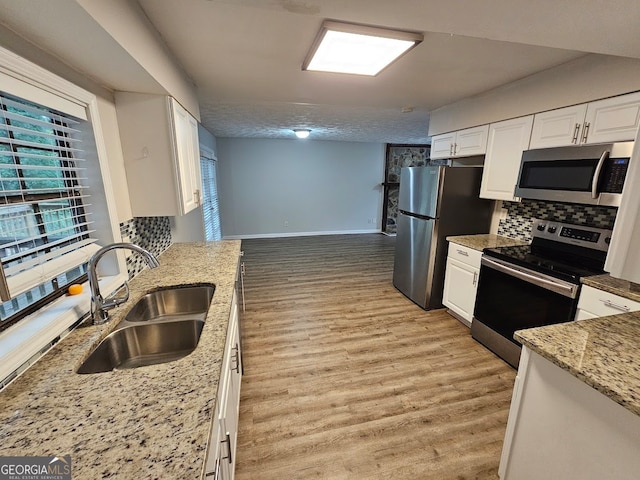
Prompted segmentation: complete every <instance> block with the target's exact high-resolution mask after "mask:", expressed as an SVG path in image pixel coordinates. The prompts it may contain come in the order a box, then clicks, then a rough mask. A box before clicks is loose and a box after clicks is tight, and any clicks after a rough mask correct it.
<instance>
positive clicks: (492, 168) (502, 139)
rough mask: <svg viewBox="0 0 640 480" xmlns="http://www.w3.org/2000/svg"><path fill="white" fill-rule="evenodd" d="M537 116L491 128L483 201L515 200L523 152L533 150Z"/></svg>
mask: <svg viewBox="0 0 640 480" xmlns="http://www.w3.org/2000/svg"><path fill="white" fill-rule="evenodd" d="M532 124H533V116H532V115H530V116H528V117H521V118H515V119H513V120H506V121H504V122H498V123H492V124H491V125H490V126H489V138H488V140H487V155H486V157H485V160H484V169H483V172H482V183H481V186H480V197H482V198H491V199H494V200H514V198H515V197H514V195H513V192H514V190H515V186H516V182H517V180H518V172H519V171H520V159H521V158H522V152H523V151H524V150H526V149H527V148H528V146H529V138H530V136H531V126H532Z"/></svg>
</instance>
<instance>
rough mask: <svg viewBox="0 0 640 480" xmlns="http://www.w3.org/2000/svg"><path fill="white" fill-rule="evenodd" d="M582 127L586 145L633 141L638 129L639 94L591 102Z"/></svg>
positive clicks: (639, 114) (639, 116) (639, 125)
mask: <svg viewBox="0 0 640 480" xmlns="http://www.w3.org/2000/svg"><path fill="white" fill-rule="evenodd" d="M584 125H585V128H587V129H588V131H587V132H586V135H584V134H583V136H586V143H605V142H622V141H627V140H633V139H634V138H635V135H636V132H637V131H638V127H640V93H632V94H630V95H622V96H619V97H614V98H608V99H606V100H600V101H598V102H591V103H590V104H589V105H588V107H587V115H586V118H585V123H584Z"/></svg>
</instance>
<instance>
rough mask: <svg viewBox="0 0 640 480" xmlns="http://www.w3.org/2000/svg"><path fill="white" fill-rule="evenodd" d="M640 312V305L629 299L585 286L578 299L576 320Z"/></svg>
mask: <svg viewBox="0 0 640 480" xmlns="http://www.w3.org/2000/svg"><path fill="white" fill-rule="evenodd" d="M639 310H640V303H638V302H634V301H633V300H629V299H628V298H624V297H620V296H618V295H614V294H613V293H609V292H605V291H603V290H598V289H597V288H593V287H590V286H589V285H583V286H582V289H581V290H580V298H579V299H578V309H577V310H576V317H575V319H576V320H585V319H587V318H596V317H606V316H607V315H618V314H621V313H627V312H637V311H639Z"/></svg>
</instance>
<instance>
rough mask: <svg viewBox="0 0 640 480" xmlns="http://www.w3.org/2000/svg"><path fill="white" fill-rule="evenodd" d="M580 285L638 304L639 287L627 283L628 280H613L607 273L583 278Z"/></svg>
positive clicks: (639, 300)
mask: <svg viewBox="0 0 640 480" xmlns="http://www.w3.org/2000/svg"><path fill="white" fill-rule="evenodd" d="M582 283H583V284H585V285H589V286H590V287H593V288H597V289H598V290H604V291H605V292H609V293H613V294H614V295H619V296H620V297H624V298H628V299H629V300H635V301H636V302H640V285H638V284H637V283H632V282H629V281H628V280H622V279H620V278H613V277H612V276H610V275H609V274H608V273H606V274H604V275H596V276H593V277H584V278H583V279H582Z"/></svg>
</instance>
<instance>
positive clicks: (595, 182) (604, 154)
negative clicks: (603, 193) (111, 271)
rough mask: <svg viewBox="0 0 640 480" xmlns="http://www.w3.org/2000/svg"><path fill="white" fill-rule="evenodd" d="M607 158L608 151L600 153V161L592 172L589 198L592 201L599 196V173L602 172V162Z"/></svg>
mask: <svg viewBox="0 0 640 480" xmlns="http://www.w3.org/2000/svg"><path fill="white" fill-rule="evenodd" d="M607 158H609V151H608V150H605V151H604V152H602V155H601V156H600V160H598V164H597V165H596V170H595V172H593V179H591V198H593V199H594V200H595V199H596V198H598V195H599V194H600V193H599V192H598V184H599V183H600V173H601V172H602V167H603V166H604V162H605V161H606V160H607Z"/></svg>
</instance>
